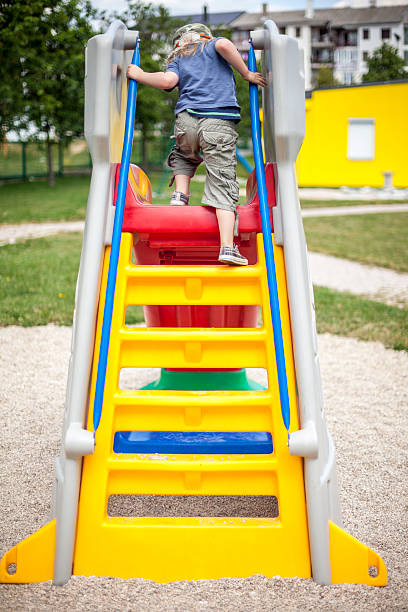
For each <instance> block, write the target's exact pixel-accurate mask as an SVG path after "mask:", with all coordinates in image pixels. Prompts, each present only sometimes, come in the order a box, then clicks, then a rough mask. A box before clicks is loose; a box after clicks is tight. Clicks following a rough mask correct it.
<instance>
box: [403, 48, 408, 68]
mask: <svg viewBox="0 0 408 612" xmlns="http://www.w3.org/2000/svg"><path fill="white" fill-rule="evenodd" d="M404 62H405V65H406V66H408V51H404Z"/></svg>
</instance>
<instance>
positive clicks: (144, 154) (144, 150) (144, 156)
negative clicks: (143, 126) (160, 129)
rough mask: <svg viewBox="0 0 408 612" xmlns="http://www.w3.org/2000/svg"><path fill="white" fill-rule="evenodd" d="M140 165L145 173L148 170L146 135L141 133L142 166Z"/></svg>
mask: <svg viewBox="0 0 408 612" xmlns="http://www.w3.org/2000/svg"><path fill="white" fill-rule="evenodd" d="M138 165H139V164H138ZM141 165H142V168H143V169H144V170H145V172H146V171H147V170H148V164H147V138H146V135H145V134H144V133H143V132H142V164H141Z"/></svg>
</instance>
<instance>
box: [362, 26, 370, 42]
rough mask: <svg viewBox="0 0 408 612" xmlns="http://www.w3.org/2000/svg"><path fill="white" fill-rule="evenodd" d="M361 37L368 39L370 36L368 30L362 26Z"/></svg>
mask: <svg viewBox="0 0 408 612" xmlns="http://www.w3.org/2000/svg"><path fill="white" fill-rule="evenodd" d="M363 38H364V40H369V38H370V30H369V29H368V28H364V30H363Z"/></svg>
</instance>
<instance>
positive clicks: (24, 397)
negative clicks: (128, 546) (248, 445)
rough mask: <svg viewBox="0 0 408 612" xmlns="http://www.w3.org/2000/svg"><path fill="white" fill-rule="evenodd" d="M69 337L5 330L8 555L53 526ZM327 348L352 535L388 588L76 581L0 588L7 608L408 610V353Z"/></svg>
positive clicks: (4, 529) (3, 539) (2, 535)
mask: <svg viewBox="0 0 408 612" xmlns="http://www.w3.org/2000/svg"><path fill="white" fill-rule="evenodd" d="M70 339H71V329H70V328H64V327H56V326H53V325H48V326H46V327H36V328H35V327H34V328H18V327H6V328H2V329H0V343H1V346H2V351H1V353H0V363H1V368H0V372H1V374H0V376H1V379H0V381H1V384H0V411H1V414H0V422H1V424H2V436H1V442H0V451H1V456H0V465H1V467H0V490H1V491H2V496H1V499H0V512H1V517H2V518H1V522H0V554H3V553H4V552H5V551H6V550H8V548H10V547H11V546H13V545H14V544H16V543H17V542H18V541H20V540H21V539H22V538H23V537H25V536H26V535H28V534H29V533H32V532H33V531H34V530H36V529H38V528H39V527H40V526H41V525H42V524H44V523H45V522H46V520H47V519H48V514H49V512H50V502H51V491H52V480H53V471H54V459H55V457H56V455H57V454H58V448H59V443H60V434H61V425H62V414H63V403H64V395H65V380H66V375H67V367H68V358H69V348H70ZM319 347H320V358H321V364H322V375H323V389H324V396H325V406H326V412H327V419H328V424H329V429H330V431H331V433H332V435H333V438H334V441H335V444H336V448H337V468H338V476H339V488H340V494H341V502H342V509H343V519H344V524H345V528H346V529H347V530H348V531H349V532H350V533H352V534H353V535H355V536H356V537H357V538H359V539H361V540H362V541H363V542H365V543H366V544H367V545H369V546H370V547H372V548H373V549H375V550H376V551H377V552H378V553H379V554H380V555H381V556H382V557H383V559H384V561H385V563H386V565H387V567H388V571H389V584H388V586H387V587H385V588H374V587H366V586H358V585H336V586H331V587H321V586H319V585H316V584H315V583H313V582H312V581H311V580H304V579H299V578H292V579H285V580H284V579H282V578H280V577H275V578H273V579H266V578H264V577H263V576H252V577H250V578H246V579H231V578H225V579H222V580H200V581H195V582H178V583H172V584H158V583H154V582H152V581H147V580H142V579H137V580H136V579H135V580H127V581H125V580H120V579H116V578H82V577H79V576H75V577H73V578H71V580H70V581H69V583H68V584H67V585H65V586H64V587H54V586H52V584H51V583H43V584H32V585H0V610H2V611H3V610H36V611H37V610H50V611H53V610H67V611H68V610H70V611H71V610H106V611H117V610H137V611H141V612H156V611H160V612H162V611H163V610H166V611H174V612H175V611H180V612H181V611H183V612H184V611H185V610H199V611H201V610H203V611H207V610H223V611H226V612H229V611H231V612H237V611H242V612H244V611H248V612H249V611H251V612H252V611H253V610H255V611H258V610H259V611H260V610H265V609H272V608H274V609H275V610H337V611H338V610H342V611H355V610H358V611H360V610H407V609H408V590H407V583H406V575H407V569H408V568H407V565H408V564H407V552H408V550H407V548H408V546H407V544H408V541H407V540H408V537H407V514H406V494H407V490H406V477H407V445H406V437H407V424H406V423H407V420H406V413H405V409H406V405H407V400H408V391H407V386H406V380H407V376H408V355H407V354H406V353H402V352H395V351H391V350H387V349H385V348H384V347H383V346H382V345H381V344H379V343H364V342H360V341H358V340H355V339H349V338H340V337H335V336H330V335H322V336H320V338H319Z"/></svg>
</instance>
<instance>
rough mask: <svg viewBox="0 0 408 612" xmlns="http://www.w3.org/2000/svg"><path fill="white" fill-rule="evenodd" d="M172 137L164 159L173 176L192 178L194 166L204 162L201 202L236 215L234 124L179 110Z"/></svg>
mask: <svg viewBox="0 0 408 612" xmlns="http://www.w3.org/2000/svg"><path fill="white" fill-rule="evenodd" d="M174 135H175V138H176V144H175V145H174V147H173V150H172V151H171V153H170V155H169V157H168V159H167V164H168V165H169V166H170V168H171V169H172V170H173V176H175V175H176V174H184V175H186V176H194V174H195V171H196V169H197V167H198V166H199V165H200V164H201V162H202V161H204V163H205V167H206V179H205V187H204V194H203V197H202V200H201V202H202V203H203V204H208V205H209V206H214V207H215V208H223V209H225V210H231V211H233V212H234V213H235V215H236V212H237V211H236V204H237V202H238V199H239V186H238V181H237V175H236V168H237V157H236V152H235V149H236V146H237V141H238V132H237V129H236V126H235V123H234V122H233V121H228V120H226V119H213V118H211V117H210V118H205V119H201V118H199V117H193V116H191V115H190V114H189V113H188V112H187V111H183V112H181V113H179V114H178V115H177V119H176V123H175V126H174ZM200 152H201V153H200Z"/></svg>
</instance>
